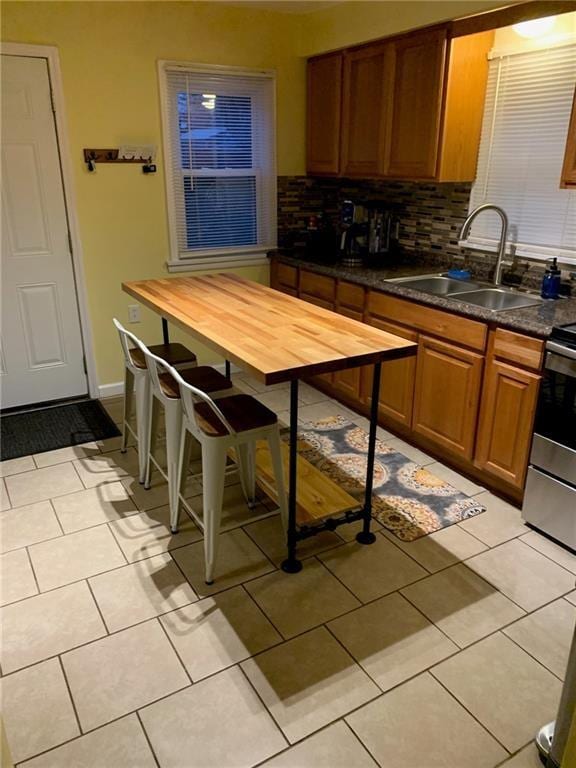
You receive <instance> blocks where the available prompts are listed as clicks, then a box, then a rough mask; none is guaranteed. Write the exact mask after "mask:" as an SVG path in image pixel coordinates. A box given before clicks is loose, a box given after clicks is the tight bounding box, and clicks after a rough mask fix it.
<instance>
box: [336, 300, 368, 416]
mask: <svg viewBox="0 0 576 768" xmlns="http://www.w3.org/2000/svg"><path fill="white" fill-rule="evenodd" d="M338 313H339V314H340V315H344V317H351V318H352V320H358V322H359V323H361V322H362V320H363V315H362V312H358V311H357V310H354V309H348V308H347V307H339V309H338ZM333 377H334V378H333V384H334V389H336V390H337V391H338V392H341V393H342V394H343V395H345V396H346V397H348V398H349V399H351V400H355V401H357V402H360V401H361V399H362V367H359V368H345V369H342V370H341V371H334V374H333Z"/></svg>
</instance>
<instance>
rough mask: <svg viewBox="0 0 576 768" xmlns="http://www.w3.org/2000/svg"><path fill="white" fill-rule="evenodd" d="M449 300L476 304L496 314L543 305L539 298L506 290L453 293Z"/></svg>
mask: <svg viewBox="0 0 576 768" xmlns="http://www.w3.org/2000/svg"><path fill="white" fill-rule="evenodd" d="M449 298H451V299H454V300H455V301H462V302H465V303H466V304H475V305H476V306H477V307H484V308H485V309H491V310H493V311H494V312H502V311H503V310H505V309H520V307H535V306H537V305H538V304H541V303H542V299H539V298H538V297H537V296H533V295H530V294H526V293H520V292H519V291H514V290H506V289H505V288H483V289H481V290H479V291H467V292H466V293H453V294H451V295H450V297H449Z"/></svg>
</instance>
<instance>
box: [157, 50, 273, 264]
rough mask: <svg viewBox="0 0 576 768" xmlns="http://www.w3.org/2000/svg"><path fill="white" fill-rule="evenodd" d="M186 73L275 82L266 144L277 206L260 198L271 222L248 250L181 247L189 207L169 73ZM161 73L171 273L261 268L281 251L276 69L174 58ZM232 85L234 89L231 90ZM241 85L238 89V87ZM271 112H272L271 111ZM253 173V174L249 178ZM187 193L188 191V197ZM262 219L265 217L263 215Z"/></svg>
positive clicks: (224, 172) (200, 172)
mask: <svg viewBox="0 0 576 768" xmlns="http://www.w3.org/2000/svg"><path fill="white" fill-rule="evenodd" d="M179 71H181V72H183V73H188V74H194V75H199V76H204V75H205V76H210V75H226V76H228V77H229V80H230V82H232V81H233V80H234V78H242V77H248V78H250V79H251V80H255V81H257V80H261V81H268V82H269V84H270V93H269V94H268V96H269V107H270V109H269V120H270V133H271V141H270V142H269V143H268V144H267V143H266V142H264V141H262V142H261V143H262V145H265V146H266V147H267V155H266V157H267V161H266V163H265V168H266V170H267V172H266V174H264V176H265V178H266V179H267V181H266V185H267V187H266V188H267V189H268V194H267V196H266V199H270V198H273V204H271V205H270V207H269V208H268V207H267V206H264V205H263V203H262V200H263V199H264V198H263V197H262V195H260V196H259V197H258V200H259V202H258V203H257V206H258V212H259V214H260V213H261V212H262V211H261V207H262V208H263V209H264V210H266V211H267V215H266V216H262V220H263V221H265V222H266V225H265V227H264V229H262V231H261V230H260V227H259V231H258V238H257V240H258V242H257V243H251V244H249V245H245V246H230V247H225V246H222V247H217V248H206V249H199V248H198V249H196V248H191V249H190V250H185V249H183V248H181V247H180V244H179V226H181V222H180V223H179V221H178V215H177V209H178V210H180V208H181V206H182V205H183V204H184V203H183V200H179V198H178V193H176V192H175V190H176V189H177V188H178V187H179V185H178V184H176V183H175V179H178V173H179V170H178V169H179V160H178V158H177V157H176V156H175V154H174V153H175V152H176V150H175V147H174V136H173V131H174V126H173V125H172V122H171V117H170V115H171V109H172V101H171V98H172V96H171V86H170V83H169V74H170V73H174V72H179ZM157 72H158V94H159V98H160V115H161V124H162V151H163V159H164V182H165V192H166V214H167V220H168V233H169V241H170V257H169V259H168V260H167V261H166V268H167V270H168V272H195V271H200V270H207V269H221V268H223V269H229V268H233V267H248V266H261V265H263V264H265V263H266V260H267V257H266V253H267V252H268V251H270V250H271V249H273V248H275V247H276V234H277V223H276V219H277V211H276V205H277V189H276V180H277V159H276V138H275V137H276V72H275V70H271V69H248V68H245V67H234V66H227V65H209V64H198V63H193V62H185V61H172V60H164V59H161V60H158V62H157ZM229 87H231V86H229ZM234 87H236V86H234ZM266 114H268V112H266ZM251 172H253V173H255V174H256V177H259V178H260V177H261V176H262V169H261V168H260V169H258V168H253V169H251ZM247 173H248V169H240V170H234V169H231V168H227V169H220V170H217V169H212V168H209V169H208V168H207V169H196V170H195V171H194V175H195V177H196V176H199V177H202V176H207V177H214V176H225V177H229V176H230V175H246V174H247ZM248 175H250V173H249V174H248ZM182 194H183V193H182ZM258 218H259V219H260V216H259V217H258Z"/></svg>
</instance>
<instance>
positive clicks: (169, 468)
mask: <svg viewBox="0 0 576 768" xmlns="http://www.w3.org/2000/svg"><path fill="white" fill-rule="evenodd" d="M137 343H138V346H139V349H140V351H141V352H142V354H143V356H144V359H145V361H146V369H147V371H148V375H149V378H150V390H149V397H150V406H149V413H150V424H149V427H148V429H147V430H146V441H147V442H146V443H145V445H144V452H145V461H146V473H145V478H144V487H145V488H150V480H151V473H152V464H154V466H155V467H156V469H158V471H159V472H160V473H161V474H162V475H163V476H164V478H165V479H166V480H167V482H168V495H169V499H170V508H171V509H172V508H173V507H176V509H177V508H178V500H179V489H180V486H179V475H178V462H179V458H180V436H181V434H182V404H181V399H180V387H179V386H178V384H177V383H176V381H175V380H174V378H173V376H172V374H171V371H172V370H174V368H172V367H171V366H170V365H169V364H168V363H167V362H166V361H165V360H163V359H162V358H161V357H158V355H154V354H152V352H151V351H150V350H149V349H147V347H146V346H145V345H144V344H143V343H142V342H141V341H139V340H137ZM180 376H181V377H182V380H183V381H186V382H187V383H189V384H191V385H192V386H196V387H201V388H202V389H203V390H205V391H207V392H210V393H212V394H216V393H221V392H230V391H231V390H232V382H231V381H230V379H227V378H226V377H225V376H223V375H222V374H221V373H218V371H215V370H214V368H211V367H210V366H208V365H200V366H197V367H195V368H189V369H187V370H184V371H180ZM160 405H162V406H163V407H164V418H165V426H166V472H165V471H164V469H163V468H162V466H161V464H160V463H159V462H158V461H157V460H156V459H155V457H154V449H155V444H156V437H157V434H158V417H159V410H160V408H159V406H160ZM188 464H189V462H188V463H187V464H186V468H187V467H188Z"/></svg>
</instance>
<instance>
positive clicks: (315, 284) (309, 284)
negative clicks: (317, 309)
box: [300, 269, 336, 302]
mask: <svg viewBox="0 0 576 768" xmlns="http://www.w3.org/2000/svg"><path fill="white" fill-rule="evenodd" d="M335 289H336V281H335V280H334V278H333V277H326V276H325V275H317V274H315V273H314V272H307V271H306V270H305V269H301V270H300V293H302V294H306V295H307V296H314V297H316V298H317V299H324V301H329V302H333V301H334V293H335ZM302 298H306V297H305V296H302Z"/></svg>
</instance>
